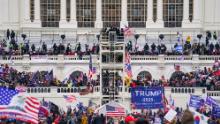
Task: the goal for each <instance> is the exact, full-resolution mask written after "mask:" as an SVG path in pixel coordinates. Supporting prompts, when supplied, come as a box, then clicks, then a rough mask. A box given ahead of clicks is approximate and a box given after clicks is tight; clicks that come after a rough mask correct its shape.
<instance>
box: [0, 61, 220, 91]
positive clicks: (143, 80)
mask: <svg viewBox="0 0 220 124" xmlns="http://www.w3.org/2000/svg"><path fill="white" fill-rule="evenodd" d="M218 68H219V65H217V66H215V67H213V68H212V69H211V68H206V67H204V69H198V70H196V71H192V72H187V73H184V72H182V71H175V72H174V73H173V74H172V75H171V77H170V78H167V77H164V76H162V77H161V78H160V79H153V78H152V77H150V76H148V75H146V76H145V77H139V76H138V77H137V79H128V78H127V77H126V78H125V79H124V81H125V85H126V86H128V87H138V86H163V87H207V89H208V90H220V78H219V73H217V74H216V71H217V72H218ZM98 77H99V76H98ZM103 81H104V84H103V88H104V89H105V87H109V86H112V84H109V83H108V82H109V81H108V79H103ZM115 82H116V83H115V84H114V85H115V87H117V88H118V87H120V86H122V85H123V81H122V78H121V77H120V76H117V78H115ZM0 84H1V85H2V86H8V87H16V86H26V87H50V86H58V87H81V86H88V85H89V86H99V85H100V79H99V78H97V79H96V80H90V78H89V77H88V76H87V74H83V73H82V74H79V75H77V76H73V75H70V76H69V77H68V78H66V79H64V80H63V81H61V80H58V79H57V78H56V76H55V75H54V74H53V70H51V71H37V72H25V71H18V70H16V69H15V68H13V67H9V66H8V65H7V64H5V65H4V64H2V65H1V66H0Z"/></svg>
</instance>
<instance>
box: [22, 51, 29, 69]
mask: <svg viewBox="0 0 220 124" xmlns="http://www.w3.org/2000/svg"><path fill="white" fill-rule="evenodd" d="M22 68H23V70H25V71H28V70H29V69H30V68H31V67H30V56H29V55H28V54H24V55H23V59H22Z"/></svg>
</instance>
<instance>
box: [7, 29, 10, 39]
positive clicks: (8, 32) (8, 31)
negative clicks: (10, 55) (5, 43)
mask: <svg viewBox="0 0 220 124" xmlns="http://www.w3.org/2000/svg"><path fill="white" fill-rule="evenodd" d="M6 35H7V39H8V40H9V37H10V30H9V29H7V34H6Z"/></svg>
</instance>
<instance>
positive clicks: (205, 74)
mask: <svg viewBox="0 0 220 124" xmlns="http://www.w3.org/2000/svg"><path fill="white" fill-rule="evenodd" d="M219 67H220V66H219V62H218V61H216V62H215V64H214V65H213V68H206V67H204V69H197V70H195V71H192V72H187V73H184V72H182V71H180V65H176V67H175V69H176V71H175V72H174V73H173V74H172V75H171V77H170V78H169V79H167V78H165V77H164V76H162V77H161V78H160V79H152V77H151V76H150V75H146V76H145V77H140V76H138V77H137V80H132V81H130V80H129V79H128V78H126V79H125V83H126V85H127V86H130V87H137V86H162V87H206V88H207V89H208V90H220V78H219V76H220V75H219Z"/></svg>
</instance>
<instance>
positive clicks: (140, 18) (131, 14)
mask: <svg viewBox="0 0 220 124" xmlns="http://www.w3.org/2000/svg"><path fill="white" fill-rule="evenodd" d="M127 12H128V24H129V26H130V27H145V26H146V21H147V0H128V9H127Z"/></svg>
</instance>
